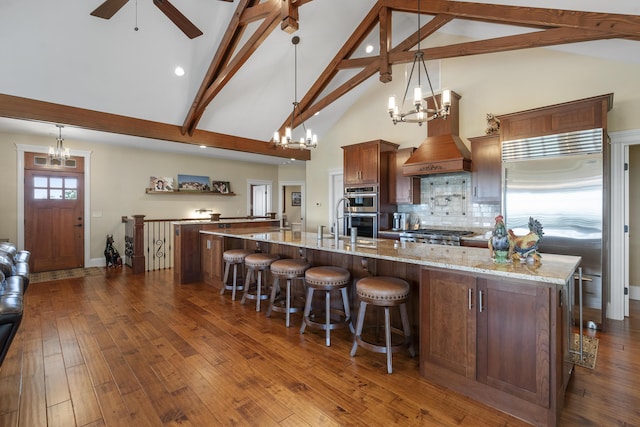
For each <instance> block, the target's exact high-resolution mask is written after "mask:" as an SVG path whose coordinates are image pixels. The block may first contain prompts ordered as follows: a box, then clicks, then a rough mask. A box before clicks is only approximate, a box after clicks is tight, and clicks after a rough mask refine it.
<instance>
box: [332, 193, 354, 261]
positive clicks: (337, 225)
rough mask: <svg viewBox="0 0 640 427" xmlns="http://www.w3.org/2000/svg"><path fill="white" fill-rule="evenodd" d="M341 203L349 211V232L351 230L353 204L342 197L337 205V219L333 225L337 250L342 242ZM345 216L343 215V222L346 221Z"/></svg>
mask: <svg viewBox="0 0 640 427" xmlns="http://www.w3.org/2000/svg"><path fill="white" fill-rule="evenodd" d="M340 202H344V208H345V209H346V210H347V214H348V218H349V227H347V230H348V229H349V228H351V202H350V201H349V199H348V198H346V197H341V198H340V199H339V200H338V202H337V203H336V219H335V222H334V225H333V233H334V236H335V241H336V248H337V247H338V242H339V241H340V211H339V209H340ZM346 218H347V217H345V216H344V214H343V215H342V220H343V221H346Z"/></svg>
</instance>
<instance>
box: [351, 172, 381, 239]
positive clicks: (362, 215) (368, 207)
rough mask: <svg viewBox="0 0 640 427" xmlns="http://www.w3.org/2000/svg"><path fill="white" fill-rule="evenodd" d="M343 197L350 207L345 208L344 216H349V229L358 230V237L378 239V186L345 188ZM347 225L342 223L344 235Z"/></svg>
mask: <svg viewBox="0 0 640 427" xmlns="http://www.w3.org/2000/svg"><path fill="white" fill-rule="evenodd" d="M344 197H346V198H347V199H349V204H350V207H349V208H346V207H345V212H344V215H345V217H348V216H349V215H351V227H357V228H358V236H360V237H373V238H376V237H378V215H379V205H378V202H379V200H378V197H379V192H378V186H377V185H367V186H357V187H355V186H354V187H345V188H344ZM348 227H349V224H348V221H344V230H343V232H344V234H345V235H348V234H349V230H348Z"/></svg>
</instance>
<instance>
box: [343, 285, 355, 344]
mask: <svg viewBox="0 0 640 427" xmlns="http://www.w3.org/2000/svg"><path fill="white" fill-rule="evenodd" d="M340 291H341V292H342V305H344V314H345V322H348V323H349V330H350V331H351V333H352V334H354V333H355V330H354V329H353V322H352V321H351V308H350V307H349V297H347V288H342V289H340Z"/></svg>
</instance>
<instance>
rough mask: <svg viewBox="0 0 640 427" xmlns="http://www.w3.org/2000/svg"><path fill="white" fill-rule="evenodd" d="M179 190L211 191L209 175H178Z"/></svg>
mask: <svg viewBox="0 0 640 427" xmlns="http://www.w3.org/2000/svg"><path fill="white" fill-rule="evenodd" d="M178 190H179V191H211V187H210V186H209V177H208V176H200V175H178Z"/></svg>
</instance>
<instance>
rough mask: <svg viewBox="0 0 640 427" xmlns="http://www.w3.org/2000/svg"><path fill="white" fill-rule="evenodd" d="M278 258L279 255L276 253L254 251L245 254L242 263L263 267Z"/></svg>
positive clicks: (250, 266)
mask: <svg viewBox="0 0 640 427" xmlns="http://www.w3.org/2000/svg"><path fill="white" fill-rule="evenodd" d="M279 258H280V257H279V256H278V255H276V254H263V253H256V254H251V255H247V256H246V257H245V258H244V265H246V266H247V267H249V268H264V267H269V266H270V265H271V263H272V262H273V261H275V260H277V259H279Z"/></svg>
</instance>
